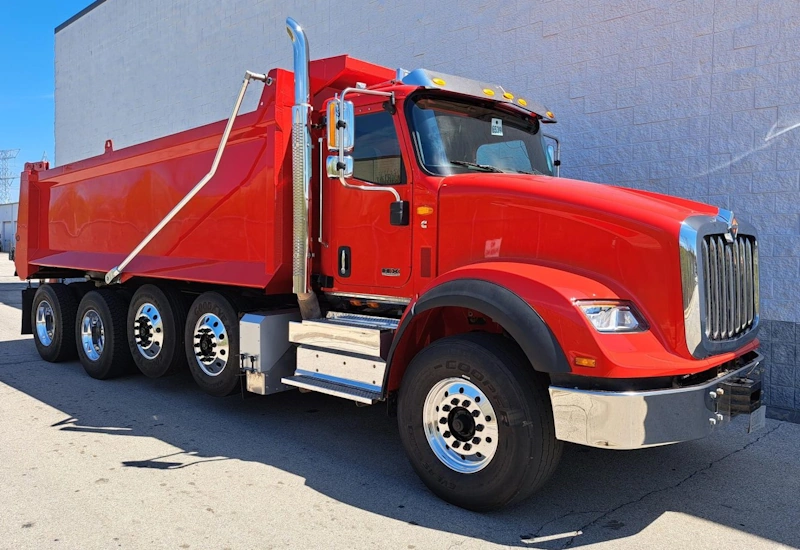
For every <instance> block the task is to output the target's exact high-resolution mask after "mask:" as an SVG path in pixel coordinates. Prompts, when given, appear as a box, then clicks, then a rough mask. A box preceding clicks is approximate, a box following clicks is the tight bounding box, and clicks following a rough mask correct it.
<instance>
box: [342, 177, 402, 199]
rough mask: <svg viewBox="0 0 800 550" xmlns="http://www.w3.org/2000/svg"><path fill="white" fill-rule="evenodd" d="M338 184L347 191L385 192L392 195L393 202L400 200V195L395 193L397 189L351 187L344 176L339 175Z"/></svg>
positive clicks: (369, 186) (366, 186)
mask: <svg viewBox="0 0 800 550" xmlns="http://www.w3.org/2000/svg"><path fill="white" fill-rule="evenodd" d="M339 183H341V184H342V185H343V186H345V187H347V188H348V189H361V190H362V191H385V192H387V193H391V194H392V195H394V200H395V201H399V200H400V193H398V192H397V189H395V188H394V187H380V186H371V185H351V184H349V183H347V180H345V179H344V175H342V174H341V173H340V174H339Z"/></svg>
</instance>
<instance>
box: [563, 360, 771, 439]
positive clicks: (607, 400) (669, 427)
mask: <svg viewBox="0 0 800 550" xmlns="http://www.w3.org/2000/svg"><path fill="white" fill-rule="evenodd" d="M761 361H762V356H761V355H757V356H756V357H755V359H753V360H751V361H750V362H748V363H747V364H746V365H745V366H744V367H741V368H739V369H737V370H734V371H730V372H728V373H725V374H723V375H720V376H718V377H717V378H715V379H714V380H711V381H708V382H705V383H703V384H699V385H696V386H690V387H685V388H675V389H665V390H651V391H633V392H613V391H593V390H579V389H572V388H564V387H557V386H550V400H551V402H552V405H553V416H554V418H555V426H556V438H557V439H560V440H562V441H569V442H572V443H578V444H580V445H588V446H590V447H601V448H607V449H641V448H644V447H654V446H657V445H668V444H670V443H678V442H681V441H690V440H692V439H699V438H701V437H705V436H707V435H709V434H710V433H711V432H713V431H714V430H715V429H716V428H718V427H719V426H720V425H721V424H723V423H725V422H727V421H728V420H730V418H731V412H730V407H727V406H726V405H725V400H726V399H727V398H728V396H726V395H725V388H726V387H727V388H729V387H730V384H731V383H733V381H735V380H737V379H739V378H746V377H747V376H748V375H749V374H751V373H752V372H754V371H757V370H758V367H759V365H760V363H761ZM723 396H725V399H723ZM759 405H760V404H759ZM759 413H762V414H763V410H760V411H759Z"/></svg>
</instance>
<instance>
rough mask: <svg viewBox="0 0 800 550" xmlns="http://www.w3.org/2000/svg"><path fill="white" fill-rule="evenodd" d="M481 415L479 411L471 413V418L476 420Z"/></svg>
mask: <svg viewBox="0 0 800 550" xmlns="http://www.w3.org/2000/svg"><path fill="white" fill-rule="evenodd" d="M480 415H481V411H472V416H474V417H475V418H478V417H479V416H480Z"/></svg>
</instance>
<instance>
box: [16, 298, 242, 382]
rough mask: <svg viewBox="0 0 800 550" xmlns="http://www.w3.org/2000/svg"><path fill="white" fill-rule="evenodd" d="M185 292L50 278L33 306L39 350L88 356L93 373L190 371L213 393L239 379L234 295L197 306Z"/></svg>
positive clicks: (46, 354)
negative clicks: (100, 285)
mask: <svg viewBox="0 0 800 550" xmlns="http://www.w3.org/2000/svg"><path fill="white" fill-rule="evenodd" d="M189 303H190V302H189V300H187V298H186V297H185V295H184V294H182V293H181V292H179V291H177V290H175V289H173V288H170V287H166V286H165V287H161V286H157V285H153V284H146V285H143V286H141V287H139V288H138V289H137V290H136V292H135V293H134V294H133V296H130V295H129V294H128V293H127V292H126V291H124V290H121V289H111V288H103V289H92V287H90V286H85V285H83V283H77V284H71V285H65V284H62V283H51V284H43V285H41V286H40V287H39V289H38V290H37V292H36V294H35V296H34V300H33V306H32V312H31V313H32V320H33V327H32V329H33V335H34V341H35V343H36V348H37V350H38V351H39V355H40V356H41V357H42V358H43V359H44V360H46V361H49V362H60V361H67V360H70V359H75V358H76V357H77V358H78V359H79V360H80V362H81V364H82V365H83V367H84V369H85V370H86V372H87V374H89V376H91V377H92V378H97V379H101V380H105V379H108V378H114V377H116V376H119V375H122V374H124V373H126V372H130V371H132V370H134V367H136V368H137V369H138V370H139V371H140V372H142V373H143V374H144V375H145V376H147V377H149V378H160V377H162V376H167V375H170V374H174V373H175V372H177V371H179V370H180V369H181V368H185V367H186V365H187V361H188V364H189V369H190V371H191V373H192V376H193V377H194V379H195V381H196V382H197V384H198V385H199V386H200V387H201V388H202V389H203V390H204V391H206V392H207V393H209V394H211V395H228V394H230V393H232V392H233V391H235V390H236V388H237V386H238V383H239V326H238V316H237V314H236V310H235V309H234V307H233V305H232V303H231V301H230V300H229V299H227V298H226V297H225V296H223V295H222V294H219V293H217V292H206V293H204V294H201V295H200V296H198V297H197V299H196V300H195V301H194V303H192V304H191V307H189Z"/></svg>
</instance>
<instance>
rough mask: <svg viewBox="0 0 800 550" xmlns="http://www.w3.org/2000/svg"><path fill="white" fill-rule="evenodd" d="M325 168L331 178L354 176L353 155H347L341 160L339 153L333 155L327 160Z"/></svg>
mask: <svg viewBox="0 0 800 550" xmlns="http://www.w3.org/2000/svg"><path fill="white" fill-rule="evenodd" d="M325 168H326V169H327V170H326V171H327V172H328V177H329V178H332V179H333V178H338V177H339V176H343V177H345V178H352V177H353V157H351V156H347V155H345V157H344V161H342V162H339V156H338V155H331V156H329V157H328V158H327V159H326V161H325Z"/></svg>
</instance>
